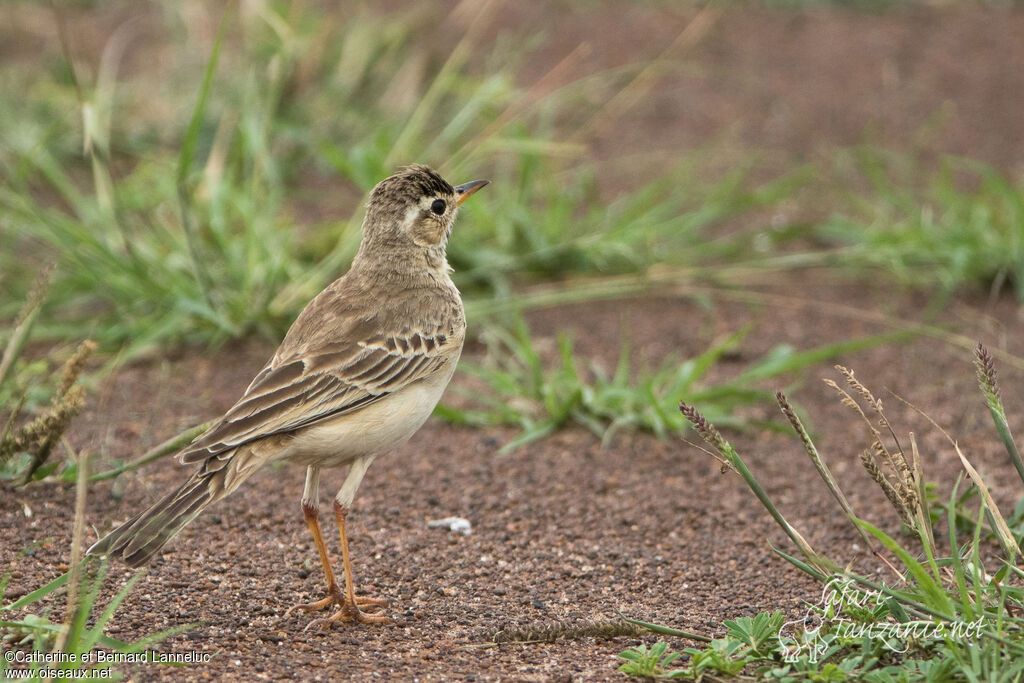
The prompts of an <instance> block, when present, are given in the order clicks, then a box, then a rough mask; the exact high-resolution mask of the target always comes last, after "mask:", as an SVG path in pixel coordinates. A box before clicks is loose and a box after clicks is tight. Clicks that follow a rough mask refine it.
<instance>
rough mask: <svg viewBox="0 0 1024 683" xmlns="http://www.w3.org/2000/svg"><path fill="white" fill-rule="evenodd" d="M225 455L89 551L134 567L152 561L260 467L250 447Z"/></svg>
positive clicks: (209, 462)
mask: <svg viewBox="0 0 1024 683" xmlns="http://www.w3.org/2000/svg"><path fill="white" fill-rule="evenodd" d="M223 455H224V454H221V456H214V457H211V458H210V459H209V460H207V461H206V462H205V463H203V466H202V468H200V470H199V471H198V472H196V473H195V474H193V475H192V477H191V478H189V480H188V481H187V482H185V484H184V486H182V487H181V488H179V489H177V490H176V491H173V492H171V493H169V494H167V495H166V496H164V497H163V498H161V499H160V500H159V501H158V502H157V503H156V504H155V505H153V506H152V507H150V508H149V509H148V510H146V511H145V512H143V513H142V514H140V515H137V516H136V517H135V518H133V519H130V520H128V521H127V522H125V523H124V524H122V525H121V526H119V527H118V528H116V529H114V530H113V531H111V532H110V533H109V534H107V535H106V536H104V537H103V538H101V539H100V540H99V541H97V542H96V543H95V544H94V545H93V546H92V547H91V548H89V550H88V554H89V555H107V556H109V557H112V558H117V559H119V560H121V561H122V562H124V563H125V564H127V565H128V566H130V567H141V566H142V565H144V564H146V563H148V562H149V561H150V560H152V559H153V556H154V555H156V554H157V553H158V552H159V551H160V549H161V548H163V547H164V545H165V544H166V543H167V542H168V541H169V540H171V539H172V538H174V536H175V535H176V534H177V533H178V532H179V531H181V530H182V529H183V528H184V527H185V525H187V524H188V523H189V522H191V521H192V520H193V519H195V518H196V517H197V516H199V513H201V512H202V511H203V510H204V509H205V508H206V507H207V506H208V505H210V504H211V503H214V502H216V501H218V500H220V499H221V498H223V497H224V496H226V495H228V494H229V493H231V492H232V491H234V490H235V489H236V488H238V485H239V484H241V483H242V481H243V480H245V479H247V478H248V477H249V475H250V474H252V473H253V472H254V471H255V470H256V469H258V464H257V463H256V462H253V460H254V458H253V457H252V456H253V453H252V449H250V448H247V447H244V446H243V447H241V448H239V449H237V450H236V451H235V452H234V453H232V454H231V455H230V456H229V457H222V456H223ZM260 464H261V463H260ZM254 465H255V466H254Z"/></svg>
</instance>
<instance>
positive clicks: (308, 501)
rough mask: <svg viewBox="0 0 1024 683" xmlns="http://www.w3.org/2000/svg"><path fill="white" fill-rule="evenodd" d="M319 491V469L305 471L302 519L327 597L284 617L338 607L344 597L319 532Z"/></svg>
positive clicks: (322, 537)
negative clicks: (317, 557) (316, 555)
mask: <svg viewBox="0 0 1024 683" xmlns="http://www.w3.org/2000/svg"><path fill="white" fill-rule="evenodd" d="M319 491H320V469H319V468H318V467H310V468H308V469H307V470H306V486H305V488H304V489H303V491H302V517H303V518H304V519H305V520H306V524H307V525H308V526H309V530H310V531H312V532H313V541H314V542H315V543H316V549H317V551H318V552H319V553H320V564H321V565H323V568H324V575H325V576H326V578H327V597H326V598H324V599H323V600H317V601H316V602H310V603H306V604H302V605H295V606H293V607H292V608H291V609H289V610H288V612H287V613H286V614H285V616H288V614H290V613H291V611H292V610H295V609H301V610H303V611H305V612H312V611H313V610H318V609H323V608H324V607H328V606H330V605H334V604H338V605H340V604H343V603H344V597H343V596H342V594H341V591H340V590H339V589H338V582H337V580H336V579H335V578H334V569H333V568H332V567H331V558H330V557H328V555H327V545H326V544H325V543H324V535H323V532H322V531H321V530H320V505H319V502H318V498H319Z"/></svg>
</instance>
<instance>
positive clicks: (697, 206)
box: [0, 2, 1024, 432]
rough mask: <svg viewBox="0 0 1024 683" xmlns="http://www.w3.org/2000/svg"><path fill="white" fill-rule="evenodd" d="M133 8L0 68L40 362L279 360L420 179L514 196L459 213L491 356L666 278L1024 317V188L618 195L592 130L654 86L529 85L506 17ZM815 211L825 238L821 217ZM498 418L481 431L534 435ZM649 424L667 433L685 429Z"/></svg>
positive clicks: (291, 7)
mask: <svg viewBox="0 0 1024 683" xmlns="http://www.w3.org/2000/svg"><path fill="white" fill-rule="evenodd" d="M126 7H128V6H127V5H114V6H112V8H107V12H109V13H110V15H111V16H114V17H117V16H119V15H118V12H121V13H122V14H123V15H124V19H125V20H124V21H123V23H121V24H120V25H117V24H112V25H114V26H117V28H115V29H111V30H109V31H107V32H106V33H103V34H102V35H109V37H108V38H106V39H105V40H106V42H105V43H104V44H102V46H100V47H97V48H95V49H94V52H96V53H97V54H98V55H99V57H98V58H97V59H95V60H92V61H94V62H95V63H94V64H93V63H92V62H87V61H85V60H82V59H78V60H75V59H73V58H71V57H69V53H70V52H71V51H70V49H68V48H65V52H64V53H63V54H61V53H60V52H53V51H51V52H45V51H44V53H43V54H42V55H41V56H35V55H34V56H33V58H32V59H26V58H20V59H19V58H14V59H10V60H7V61H6V62H5V63H3V64H0V118H2V120H4V121H5V125H4V126H2V127H0V178H2V181H0V241H2V243H3V245H4V249H3V250H0V284H2V286H3V291H4V297H3V298H2V299H0V319H13V318H14V316H15V314H16V312H17V310H18V306H19V305H20V302H21V301H23V300H24V298H25V297H26V296H27V294H28V290H29V288H30V286H31V282H32V281H33V280H34V278H35V276H36V273H37V272H38V271H40V270H42V269H43V268H44V267H45V266H46V265H47V264H49V263H51V262H55V263H57V269H56V271H55V274H54V277H53V282H52V285H51V288H50V292H49V295H48V299H47V302H46V308H47V314H46V315H43V316H40V319H39V321H37V323H36V324H35V326H34V327H33V328H32V330H33V339H35V340H46V341H55V340H59V341H66V340H68V339H83V338H90V339H93V340H95V341H96V342H97V343H98V344H99V346H100V349H101V350H102V351H104V352H106V353H107V354H117V355H116V356H113V357H114V358H116V362H123V361H125V360H127V359H129V358H132V357H134V356H137V355H138V354H141V353H145V352H149V351H156V352H160V351H161V350H163V349H166V348H168V347H171V346H174V345H177V344H181V343H185V342H198V343H202V344H216V343H219V342H223V341H225V340H229V339H235V338H239V337H242V336H246V335H250V334H254V333H255V334H262V335H264V336H266V337H267V338H269V339H271V340H275V341H276V340H277V339H279V338H280V336H281V334H282V333H283V331H284V329H286V328H287V326H288V324H289V323H290V322H291V320H293V319H294V317H295V315H296V314H297V313H298V311H299V310H300V309H301V307H302V306H303V305H305V303H306V302H307V301H308V300H309V299H310V298H311V297H312V296H314V295H315V294H316V293H317V292H318V291H319V290H320V289H321V288H322V287H323V286H325V285H326V284H327V283H328V282H329V281H331V280H332V279H333V278H335V277H337V276H338V275H340V274H341V273H343V272H344V271H345V269H346V268H347V265H348V261H349V259H350V258H351V256H352V254H353V253H354V251H355V249H356V247H357V245H358V240H359V223H360V220H361V218H362V202H363V200H364V197H365V195H366V193H367V192H368V191H369V189H370V188H371V187H372V186H373V185H374V184H375V183H376V182H378V181H379V180H380V179H382V178H383V177H385V176H387V175H388V174H389V173H391V172H392V171H393V170H394V169H395V168H397V167H398V166H400V165H403V164H407V163H411V162H425V163H429V164H431V165H434V166H437V167H439V168H440V169H441V170H442V172H443V173H444V174H445V175H446V176H447V177H449V178H450V179H451V180H453V181H454V182H461V181H464V180H466V179H471V178H476V177H488V178H490V179H492V180H493V181H494V182H493V183H492V185H491V186H490V187H488V189H487V192H486V193H484V194H481V195H480V197H479V198H475V199H474V201H472V202H469V203H467V205H466V206H465V207H464V210H463V212H464V213H463V216H462V217H461V218H460V220H459V223H458V225H457V226H456V232H455V235H454V237H453V240H452V242H451V245H450V252H449V255H450V260H451V262H452V264H453V266H454V267H455V270H456V272H455V278H456V282H457V284H458V285H459V287H460V289H462V291H463V293H464V295H465V298H466V300H467V310H468V311H469V314H470V316H471V318H473V320H472V321H471V322H472V323H473V325H472V328H473V329H474V330H475V331H476V332H477V333H479V332H480V331H481V330H484V329H487V328H488V327H492V326H493V325H494V324H495V322H501V323H504V324H505V325H506V328H507V327H508V326H510V325H512V324H513V323H512V321H511V319H510V318H508V317H507V315H506V314H507V313H508V312H510V311H517V310H522V309H524V308H529V307H530V306H537V305H557V304H559V303H567V302H579V301H580V300H586V299H593V298H601V297H613V296H622V295H624V294H637V293H640V292H643V291H645V289H646V288H649V287H653V286H655V285H656V284H658V283H666V282H671V283H674V284H679V283H692V282H699V283H702V284H703V285H710V286H714V287H721V288H734V289H735V288H743V287H753V286H756V285H752V284H751V282H755V281H756V280H757V278H758V277H762V276H763V277H768V278H770V277H771V275H772V274H774V273H776V272H778V271H779V270H784V269H790V268H797V267H806V266H809V265H825V266H830V267H833V268H839V269H842V270H845V271H848V272H852V273H862V274H869V276H872V277H873V276H876V275H877V274H878V273H882V274H884V276H885V277H891V278H893V280H894V281H900V282H903V283H906V284H907V285H909V286H911V287H917V288H921V289H925V288H927V289H930V290H933V291H935V292H937V296H938V297H939V298H937V299H936V301H941V300H942V299H941V297H945V296H949V295H950V294H952V293H954V292H957V291H961V290H963V289H965V288H977V287H979V286H983V287H987V288H988V289H989V290H990V291H992V292H993V293H998V292H999V291H1001V290H1002V289H1004V288H1011V287H1012V288H1013V289H1015V291H1016V292H1017V295H1018V297H1019V298H1020V297H1022V296H1024V225H1022V221H1024V218H1022V216H1024V187H1022V185H1021V182H1020V180H1019V179H1013V178H1008V177H1005V176H1003V175H1001V174H1000V173H998V172H997V171H995V170H993V169H991V168H988V167H985V166H983V165H980V164H978V163H975V162H971V161H968V160H947V161H946V162H944V163H943V164H940V165H939V167H938V168H937V169H936V168H934V164H933V165H926V164H922V163H921V162H919V161H918V160H916V159H914V158H913V157H912V156H911V155H907V154H896V153H891V152H886V151H883V150H875V149H868V148H865V149H854V150H847V151H841V152H838V153H837V154H836V155H835V158H834V159H829V160H827V161H825V162H822V163H820V164H818V165H817V166H816V167H813V168H811V167H799V168H794V169H792V170H791V171H789V172H782V173H779V172H778V171H775V172H772V171H769V170H767V167H766V166H764V165H762V164H761V163H760V161H759V159H758V156H757V155H756V154H755V153H753V152H751V153H749V154H748V155H746V156H745V157H740V158H736V155H735V153H733V154H732V156H731V157H730V161H729V163H728V164H723V163H722V160H721V157H722V154H720V153H719V150H716V149H714V147H713V145H709V147H708V148H706V149H699V150H688V151H681V152H679V153H678V155H677V157H678V160H677V162H676V163H675V165H674V166H673V167H671V168H669V169H668V170H667V171H665V172H663V173H660V174H648V176H644V175H643V173H640V174H639V176H638V177H636V178H629V177H626V178H625V179H623V168H622V166H616V164H615V163H613V162H603V163H602V162H598V161H594V160H593V159H592V158H591V155H590V152H589V150H588V147H587V145H586V144H585V137H586V136H583V135H581V134H580V131H581V130H583V129H585V128H587V126H588V123H589V122H591V121H593V120H594V119H595V118H600V117H601V116H602V115H603V114H604V110H603V109H602V106H603V104H604V103H606V102H607V94H608V93H615V92H618V93H628V92H634V91H633V90H631V89H630V86H631V85H632V84H634V83H635V82H636V81H637V79H643V78H646V76H645V69H646V68H647V66H649V65H648V64H644V63H638V64H634V65H632V66H629V67H620V68H616V69H614V70H609V71H607V72H602V73H598V74H592V75H590V76H588V77H587V78H586V79H585V80H584V81H579V82H570V83H567V84H560V85H559V87H554V85H553V84H554V83H555V82H556V81H558V79H551V82H547V81H546V80H545V79H546V78H547V77H542V78H541V81H540V82H542V83H544V84H545V85H544V87H538V85H537V84H536V83H535V84H523V83H521V82H520V81H519V79H518V78H517V73H518V72H519V69H520V67H521V66H522V64H523V61H524V59H525V58H526V55H527V54H528V53H529V51H530V50H531V49H533V48H535V47H538V46H539V45H541V43H542V41H543V40H544V36H543V35H542V34H538V33H536V32H533V33H530V34H529V35H524V34H523V33H522V32H519V33H516V32H514V31H512V30H501V29H500V25H499V24H500V22H499V21H498V20H499V18H500V17H496V16H495V15H494V13H491V12H489V7H490V5H488V4H487V3H482V4H481V5H479V6H473V7H470V6H463V7H462V9H461V10H460V11H459V12H458V13H456V14H455V15H451V16H438V14H437V13H435V12H433V11H431V10H430V8H424V7H421V6H418V5H417V6H409V7H406V8H405V9H404V10H403V11H402V12H401V13H385V12H380V11H374V10H372V9H369V8H368V7H367V6H364V7H362V8H352V9H350V11H349V13H348V14H346V15H344V16H342V14H341V13H323V12H320V11H318V10H317V9H316V8H314V7H311V6H307V5H304V4H301V3H294V4H290V3H285V2H256V3H246V4H242V5H238V6H234V5H229V11H228V12H227V13H225V14H224V15H223V16H220V15H218V14H216V13H215V12H213V11H211V10H210V9H208V8H205V7H203V8H196V7H191V9H190V8H189V7H186V6H183V5H179V4H177V3H170V2H163V3H154V4H147V5H145V6H144V7H146V8H147V9H148V10H150V11H149V12H148V13H145V12H144V13H142V14H141V15H139V16H136V13H134V8H133V9H132V10H131V11H129V10H127V9H126ZM19 10H22V11H25V12H31V13H34V14H32V22H30V23H34V24H35V25H42V26H48V27H49V28H52V34H53V35H63V33H66V32H67V31H68V30H70V29H69V28H68V27H63V30H62V25H61V22H59V21H58V17H63V21H64V22H65V23H68V25H69V26H70V25H71V23H73V21H74V18H75V17H76V16H78V15H75V14H74V12H75V11H76V10H80V11H81V12H82V13H83V15H84V14H88V12H90V11H92V12H94V13H95V10H94V9H93V10H90V9H88V8H86V9H82V8H78V7H73V8H70V9H68V8H63V9H62V11H61V12H57V13H54V12H53V10H52V9H51V8H49V7H44V6H38V5H34V4H27V5H24V6H21V7H19ZM129 17H133V18H129ZM47 22H49V24H48V23H47ZM69 22H70V23H69ZM82 30H84V29H82ZM436 34H442V35H444V36H445V40H444V41H437V40H433V39H431V36H434V35H436ZM140 41H149V43H148V44H147V45H146V47H145V48H144V49H141V50H133V51H129V50H128V49H127V47H128V46H129V45H131V44H137V43H139V42H140ZM65 42H66V41H65ZM15 52H17V51H15ZM128 55H132V56H131V57H130V58H129V57H128ZM556 68H557V67H556ZM642 90H643V89H642V88H640V89H637V90H636V92H641V91H642ZM595 93H603V94H601V95H595ZM630 163H631V162H630ZM623 165H626V162H625V161H623ZM628 175H629V174H628V173H627V176H628ZM649 175H655V177H654V178H653V179H651V178H650V177H649ZM608 178H614V181H612V182H608ZM809 198H810V199H809ZM811 203H813V209H814V213H815V214H816V215H822V216H826V218H824V219H817V220H807V219H804V218H802V217H801V215H802V214H803V213H806V212H805V211H804V210H803V208H805V207H804V205H805V204H811ZM794 207H796V208H795V209H794ZM751 274H753V275H754V277H753V278H752V277H750V276H751ZM623 278H631V279H623ZM535 285H543V287H544V289H543V291H539V290H538V289H537V287H536V286H535ZM524 292H525V293H526V295H525V296H524ZM538 292H539V293H538ZM506 328H500V327H498V328H494V329H496V330H498V331H497V332H495V335H497V336H495V335H492V336H494V337H495V338H498V336H501V335H504V337H503V338H504V339H506V340H513V341H514V344H512V345H510V346H509V348H508V349H506V351H507V352H509V353H511V355H510V356H509V357H510V358H512V357H514V356H516V354H515V353H512V351H513V347H515V348H518V349H519V350H520V351H522V352H523V353H527V354H528V352H529V349H528V347H529V345H530V344H532V341H531V340H530V339H529V337H528V336H527V337H523V336H522V335H521V334H520V333H518V332H508V331H504V332H502V331H501V330H503V329H506ZM11 334H13V332H12V330H11V329H8V330H6V331H5V330H0V342H5V341H6V340H7V339H9V337H10V335H11ZM708 352H709V353H712V352H713V349H710V350H709V351H708ZM528 355H529V354H528ZM570 355H572V354H571V353H570ZM108 357H110V356H108ZM520 357H526V356H522V355H521V354H520ZM530 357H531V358H532V356H530ZM534 360H536V359H534ZM563 360H564V359H563ZM552 362H553V363H554V364H555V365H554V366H552V367H550V368H547V367H545V368H541V369H540V370H538V369H537V368H533V367H532V366H531V367H530V368H527V370H528V371H527V370H524V371H523V372H518V371H517V372H511V371H509V372H511V374H510V375H509V377H513V378H515V377H518V378H519V379H516V380H515V382H513V383H516V382H517V383H518V384H517V387H518V388H517V389H516V391H519V392H520V393H523V394H524V395H528V396H533V397H537V396H541V395H544V393H545V391H547V390H548V389H551V390H552V391H554V388H553V386H554V385H552V386H549V387H547V389H545V388H544V387H532V388H531V386H530V381H532V380H530V378H531V377H533V376H534V375H535V374H536V373H537V372H540V371H542V372H541V375H542V376H547V377H549V379H550V378H557V377H561V376H562V375H564V374H565V373H567V372H568V373H569V374H573V373H575V366H573V365H572V363H569V364H568V365H565V363H563V365H564V367H563V368H562V370H559V369H558V367H557V365H558V359H557V358H556V359H554V360H553V361H552ZM527 365H529V363H528V364H527ZM467 369H469V366H467ZM477 371H478V374H480V368H477ZM545 372H546V373H547V375H544V373H545ZM485 374H486V373H485ZM506 374H507V373H506ZM671 375H672V372H670V370H669V369H667V368H662V369H660V370H658V371H656V372H654V373H652V374H650V375H649V376H645V377H644V378H641V380H640V381H639V384H637V386H636V387H634V388H638V390H639V389H643V387H645V386H646V387H647V389H648V390H650V389H651V387H654V386H656V385H657V386H660V385H661V384H663V383H664V382H667V383H668V384H672V382H673V381H674V380H671V379H670V376H671ZM659 378H660V379H659ZM606 379H607V382H605V384H608V385H609V387H615V386H619V385H622V383H621V382H618V381H617V380H614V377H608V378H606ZM506 380H508V381H506ZM520 380H521V381H520ZM613 380H614V381H613ZM662 380H664V382H663V381H662ZM487 381H491V383H492V384H495V386H497V385H507V384H508V383H509V381H511V380H509V378H508V377H505V378H504V379H501V378H499V377H498V375H496V374H494V373H490V374H488V375H487ZM556 384H557V382H556ZM569 384H573V383H572V382H570V383H569ZM648 385H649V386H648ZM573 386H575V385H573ZM619 388H622V386H619ZM574 391H575V389H573V390H572V391H569V394H572V395H575V394H574V393H573V392H574ZM548 393H551V392H550V391H548ZM555 393H556V394H557V393H558V392H557V391H555ZM599 393H600V392H599ZM612 393H614V392H612ZM677 393H678V392H677ZM552 395H554V394H552ZM602 395H605V394H602ZM607 395H608V396H610V395H612V394H607ZM636 398H637V397H636V396H632V398H631V399H630V400H633V399H636ZM569 403H571V401H570V402H569ZM566 405H568V403H567V404H566ZM481 408H482V412H481V411H477V412H474V413H467V414H465V415H462V417H461V418H460V419H466V420H468V421H472V422H480V421H481V420H484V421H492V422H493V421H503V420H504V421H508V420H512V421H513V422H517V423H523V424H525V423H524V422H523V419H521V416H511V417H510V416H508V415H506V416H505V418H500V416H499V415H498V413H495V412H493V411H491V412H488V411H487V409H486V406H481ZM498 412H499V413H500V412H501V411H498ZM549 412H550V411H549ZM628 412H630V414H635V415H639V414H641V413H643V412H644V410H643V409H642V408H641V407H636V409H635V410H632V409H631V410H630V411H628ZM562 413H565V414H568V413H567V412H566V411H564V410H555V411H554V413H551V414H550V415H549V416H548V418H550V419H553V420H555V422H560V421H562V420H563V418H562V417H558V416H559V415H562ZM467 415H472V418H470V417H467ZM483 415H488V416H489V417H487V418H486V420H485V419H484V417H482V416H483ZM563 417H564V416H563ZM506 418H507V419H506ZM548 418H546V419H548ZM602 419H603V418H602ZM638 419H639V420H640V422H642V423H643V424H646V425H648V427H649V428H651V429H653V430H654V431H656V432H660V431H662V429H663V427H662V423H665V424H670V423H671V424H672V425H675V424H676V423H678V422H679V420H676V419H675V418H672V419H670V420H668V421H667V422H666V421H665V420H662V419H661V418H659V417H658V416H657V414H654V416H653V417H650V418H642V419H641V418H638ZM716 419H717V420H719V421H723V420H725V419H726V417H725V415H721V416H716ZM545 424H546V423H545ZM602 424H605V425H606V426H607V424H606V423H602ZM525 428H526V431H527V432H529V431H530V429H531V427H529V425H527V426H526V427H525Z"/></svg>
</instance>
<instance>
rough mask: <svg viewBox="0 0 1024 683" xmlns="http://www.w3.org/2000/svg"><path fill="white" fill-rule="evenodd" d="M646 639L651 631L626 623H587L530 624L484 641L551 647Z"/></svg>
mask: <svg viewBox="0 0 1024 683" xmlns="http://www.w3.org/2000/svg"><path fill="white" fill-rule="evenodd" d="M645 635H650V631H648V630H647V629H646V628H643V627H642V626H637V625H636V624H631V623H629V622H628V621H586V622H583V623H582V624H576V625H572V624H566V623H564V622H554V623H551V624H533V625H530V626H527V627H526V628H513V629H505V630H501V631H493V632H491V633H488V634H487V635H486V636H484V638H485V640H486V641H487V642H490V643H553V642H556V641H559V640H575V639H578V638H618V637H621V636H628V637H630V638H639V637H641V636H645Z"/></svg>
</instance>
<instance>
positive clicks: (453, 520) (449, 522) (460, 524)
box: [427, 517, 473, 536]
mask: <svg viewBox="0 0 1024 683" xmlns="http://www.w3.org/2000/svg"><path fill="white" fill-rule="evenodd" d="M427 526H428V527H430V528H431V529H448V531H458V532H460V533H462V535H463V536H469V535H470V534H471V533H473V525H472V524H470V522H469V520H468V519H466V518H465V517H445V518H444V519H431V520H428V521H427Z"/></svg>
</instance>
